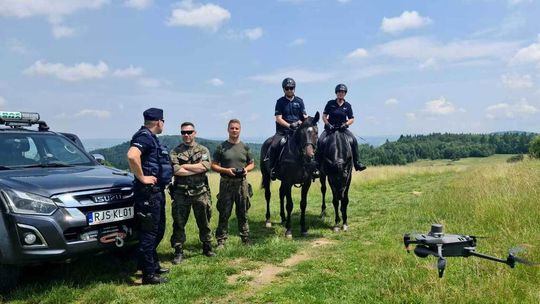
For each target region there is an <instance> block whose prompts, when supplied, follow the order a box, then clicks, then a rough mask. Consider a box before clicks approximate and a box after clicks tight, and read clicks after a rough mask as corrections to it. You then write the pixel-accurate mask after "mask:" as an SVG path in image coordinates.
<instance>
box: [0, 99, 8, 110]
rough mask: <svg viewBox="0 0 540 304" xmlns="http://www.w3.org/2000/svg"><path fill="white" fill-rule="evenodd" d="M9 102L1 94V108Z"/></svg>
mask: <svg viewBox="0 0 540 304" xmlns="http://www.w3.org/2000/svg"><path fill="white" fill-rule="evenodd" d="M6 104H7V101H6V99H5V98H4V97H2V96H0V110H3V109H4V106H5V105H6Z"/></svg>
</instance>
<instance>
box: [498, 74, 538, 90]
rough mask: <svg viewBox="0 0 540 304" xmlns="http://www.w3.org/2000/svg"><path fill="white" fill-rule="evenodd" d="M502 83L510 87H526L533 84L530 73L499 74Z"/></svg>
mask: <svg viewBox="0 0 540 304" xmlns="http://www.w3.org/2000/svg"><path fill="white" fill-rule="evenodd" d="M501 81H502V83H503V85H504V86H505V87H507V88H510V89H526V88H532V87H533V86H534V84H533V80H532V77H531V75H528V74H527V75H517V74H505V75H502V76H501Z"/></svg>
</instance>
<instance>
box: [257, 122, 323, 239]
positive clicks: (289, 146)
mask: <svg viewBox="0 0 540 304" xmlns="http://www.w3.org/2000/svg"><path fill="white" fill-rule="evenodd" d="M318 121H319V112H317V113H316V114H315V116H314V117H311V116H310V117H308V118H306V119H305V120H304V122H303V123H302V124H301V125H300V126H299V127H298V129H296V130H295V131H294V132H293V133H292V134H291V135H290V136H289V137H288V139H287V142H286V143H285V144H284V147H283V151H282V152H281V154H280V156H279V158H278V159H277V160H276V164H277V165H276V169H275V170H276V177H277V178H278V179H279V180H280V181H281V186H280V187H279V204H280V215H281V223H282V224H283V223H285V227H286V228H287V231H286V232H285V236H286V237H289V238H290V237H292V230H291V213H292V210H293V201H292V196H291V188H292V186H293V185H300V187H301V188H302V199H301V200H300V209H301V211H302V213H301V216H300V225H301V233H302V235H303V236H305V235H307V228H306V222H305V215H306V206H307V193H308V190H309V187H310V186H311V181H312V171H313V169H312V168H310V164H312V161H313V158H314V156H315V150H316V144H317V139H318V135H319V131H318V129H317V122H318ZM271 141H272V138H268V139H267V140H266V141H265V142H264V144H263V146H262V148H261V164H262V163H263V160H264V157H265V156H266V152H267V151H268V148H269V146H270V143H271ZM280 150H281V149H280ZM261 167H262V168H261V173H262V187H263V188H264V197H265V198H266V226H267V227H271V226H272V223H271V222H270V197H271V195H272V194H271V192H270V183H271V179H270V172H268V170H267V169H266V168H264V166H261ZM285 198H287V217H285V211H284V208H283V204H284V199H285Z"/></svg>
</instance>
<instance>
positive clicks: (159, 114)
mask: <svg viewBox="0 0 540 304" xmlns="http://www.w3.org/2000/svg"><path fill="white" fill-rule="evenodd" d="M143 116H144V120H150V121H157V120H162V119H163V110H162V109H158V108H150V109H148V110H146V111H144V112H143Z"/></svg>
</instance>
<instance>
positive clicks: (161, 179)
mask: <svg viewBox="0 0 540 304" xmlns="http://www.w3.org/2000/svg"><path fill="white" fill-rule="evenodd" d="M143 116H144V126H142V127H141V128H140V129H139V131H137V132H136V133H135V134H134V135H133V138H132V139H131V146H130V148H129V150H128V153H127V157H128V162H129V168H130V169H131V172H133V174H134V176H135V180H134V181H133V185H134V187H133V191H134V199H135V214H136V215H137V219H138V222H139V227H140V230H139V267H141V268H142V272H143V279H142V283H143V284H161V283H165V282H167V279H165V278H163V277H161V274H163V273H167V272H169V270H168V269H167V268H162V267H161V266H160V265H159V260H158V255H157V251H156V248H157V246H158V245H159V243H160V242H161V239H163V235H164V233H165V193H164V190H165V187H166V186H167V185H168V184H169V183H170V182H171V178H172V173H173V171H172V166H171V162H170V158H169V151H168V149H167V147H166V146H164V145H163V144H161V143H160V142H159V139H158V138H157V136H156V135H157V134H161V132H163V127H164V124H165V120H164V119H163V110H162V109H157V108H150V109H148V110H146V111H144V113H143Z"/></svg>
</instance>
